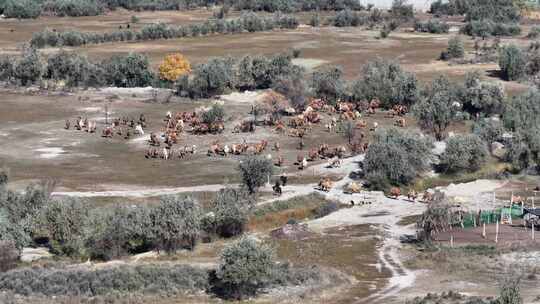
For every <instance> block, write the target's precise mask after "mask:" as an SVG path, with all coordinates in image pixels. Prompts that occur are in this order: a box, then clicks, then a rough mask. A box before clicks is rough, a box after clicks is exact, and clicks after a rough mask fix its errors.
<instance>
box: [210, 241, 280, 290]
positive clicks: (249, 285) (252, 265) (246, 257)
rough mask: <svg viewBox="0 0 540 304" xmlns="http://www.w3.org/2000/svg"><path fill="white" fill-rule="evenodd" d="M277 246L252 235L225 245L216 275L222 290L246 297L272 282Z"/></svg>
mask: <svg viewBox="0 0 540 304" xmlns="http://www.w3.org/2000/svg"><path fill="white" fill-rule="evenodd" d="M274 267H275V262H274V252H273V250H272V249H271V248H270V247H268V246H266V245H265V244H263V243H261V242H260V241H259V240H257V239H255V238H252V237H244V238H242V239H240V240H239V241H237V242H235V243H233V244H231V245H229V246H227V247H225V249H223V251H222V252H221V254H220V262H219V266H218V269H217V270H216V273H215V276H216V279H217V281H218V282H219V285H220V286H219V291H220V292H221V293H222V294H223V295H224V296H225V297H230V298H234V299H242V298H244V297H246V296H252V295H255V294H256V293H257V291H258V290H260V289H261V288H263V287H266V286H269V285H270V283H271V281H272V276H273V272H274Z"/></svg>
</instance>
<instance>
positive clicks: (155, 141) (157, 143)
mask: <svg viewBox="0 0 540 304" xmlns="http://www.w3.org/2000/svg"><path fill="white" fill-rule="evenodd" d="M149 142H150V145H151V146H158V147H159V146H160V145H161V142H160V140H159V137H158V136H157V135H156V133H153V132H152V133H151V134H150V141H149Z"/></svg>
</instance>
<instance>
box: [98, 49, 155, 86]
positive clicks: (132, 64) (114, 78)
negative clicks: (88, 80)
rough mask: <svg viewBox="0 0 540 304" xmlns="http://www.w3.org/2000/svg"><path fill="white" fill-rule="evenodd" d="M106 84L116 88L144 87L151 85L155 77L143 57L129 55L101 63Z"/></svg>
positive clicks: (118, 56)
mask: <svg viewBox="0 0 540 304" xmlns="http://www.w3.org/2000/svg"><path fill="white" fill-rule="evenodd" d="M102 66H103V69H104V70H105V76H106V81H107V83H110V84H112V85H114V86H117V87H127V88H130V87H145V86H150V85H152V83H153V81H154V79H155V75H154V74H153V73H152V71H151V70H150V63H149V61H148V58H147V57H146V56H145V55H142V54H137V53H129V54H128V55H116V56H113V57H112V58H110V59H108V60H105V61H103V63H102Z"/></svg>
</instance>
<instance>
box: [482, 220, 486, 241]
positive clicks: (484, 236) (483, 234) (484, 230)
mask: <svg viewBox="0 0 540 304" xmlns="http://www.w3.org/2000/svg"><path fill="white" fill-rule="evenodd" d="M482 237H483V238H486V223H484V225H483V228H482Z"/></svg>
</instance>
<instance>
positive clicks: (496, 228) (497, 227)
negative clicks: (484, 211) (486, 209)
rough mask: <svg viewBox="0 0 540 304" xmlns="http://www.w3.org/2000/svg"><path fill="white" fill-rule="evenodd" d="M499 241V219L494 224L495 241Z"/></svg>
mask: <svg viewBox="0 0 540 304" xmlns="http://www.w3.org/2000/svg"><path fill="white" fill-rule="evenodd" d="M498 241H499V221H497V223H496V224H495V243H497V242H498Z"/></svg>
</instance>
